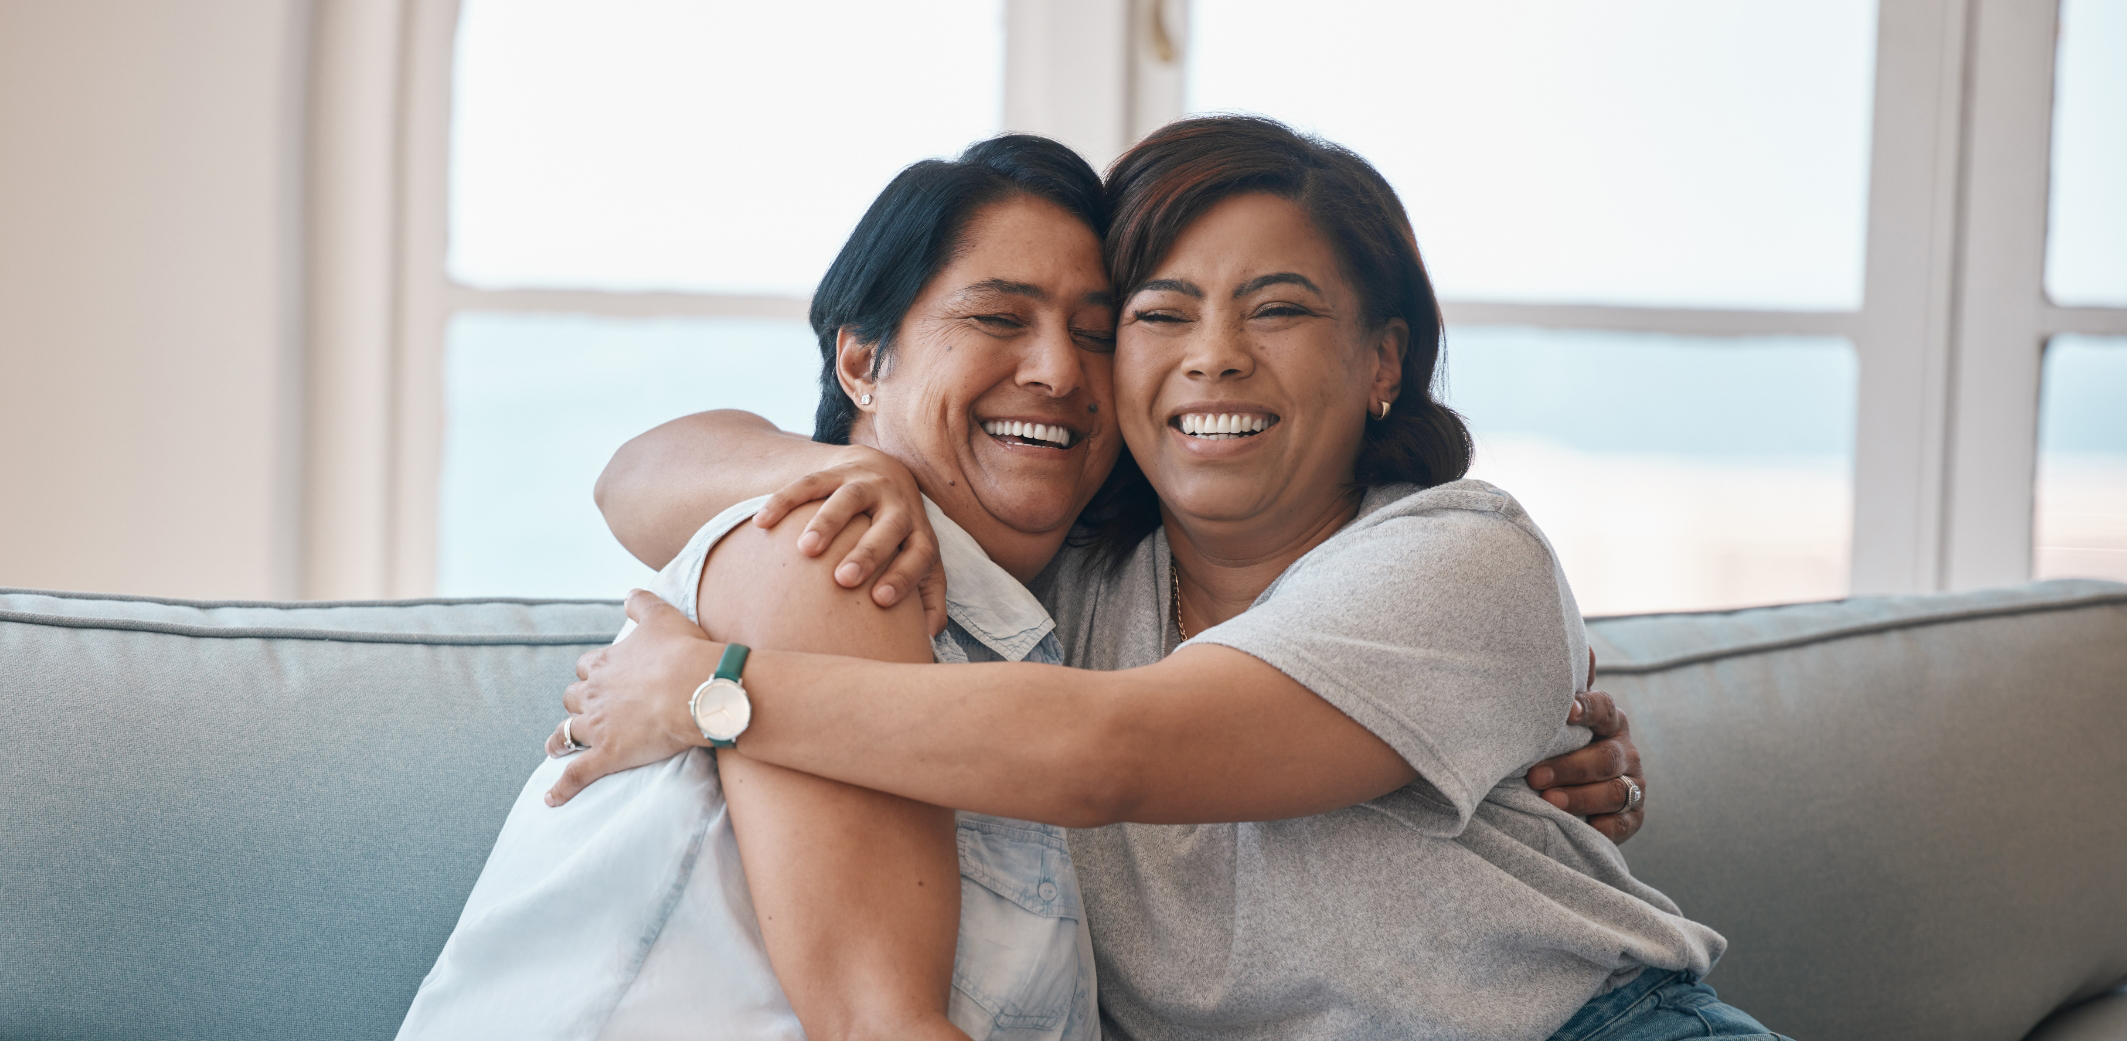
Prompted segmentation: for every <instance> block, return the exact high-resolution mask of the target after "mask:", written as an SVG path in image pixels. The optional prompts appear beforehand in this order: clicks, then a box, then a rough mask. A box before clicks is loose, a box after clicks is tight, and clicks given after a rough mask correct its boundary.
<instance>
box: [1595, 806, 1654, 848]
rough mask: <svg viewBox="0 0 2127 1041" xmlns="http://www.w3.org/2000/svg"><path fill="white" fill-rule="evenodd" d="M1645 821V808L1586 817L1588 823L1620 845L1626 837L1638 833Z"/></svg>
mask: <svg viewBox="0 0 2127 1041" xmlns="http://www.w3.org/2000/svg"><path fill="white" fill-rule="evenodd" d="M1646 821H1647V811H1646V810H1634V811H1632V812H1631V813H1606V814H1603V815H1601V816H1598V817H1590V818H1588V825H1589V826H1590V827H1592V828H1594V829H1595V830H1597V831H1599V832H1602V833H1603V835H1604V836H1606V837H1608V838H1609V840H1610V841H1611V842H1615V843H1618V844H1620V845H1622V844H1624V842H1625V841H1626V840H1627V839H1630V838H1631V837H1632V836H1634V835H1636V834H1638V833H1639V830H1640V825H1641V824H1644V823H1646Z"/></svg>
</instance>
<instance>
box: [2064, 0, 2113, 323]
mask: <svg viewBox="0 0 2127 1041" xmlns="http://www.w3.org/2000/svg"><path fill="white" fill-rule="evenodd" d="M2054 77H2055V79H2054V88H2053V191H2052V193H2051V197H2050V198H2051V204H2052V210H2053V213H2052V221H2051V228H2050V229H2049V230H2048V233H2047V236H2046V295H2048V296H2050V297H2052V298H2053V302H2054V303H2057V304H2064V305H2067V306H2071V307H2072V306H2087V307H2127V0H2062V3H2061V28H2060V50H2059V56H2058V58H2057V63H2056V65H2055V66H2054Z"/></svg>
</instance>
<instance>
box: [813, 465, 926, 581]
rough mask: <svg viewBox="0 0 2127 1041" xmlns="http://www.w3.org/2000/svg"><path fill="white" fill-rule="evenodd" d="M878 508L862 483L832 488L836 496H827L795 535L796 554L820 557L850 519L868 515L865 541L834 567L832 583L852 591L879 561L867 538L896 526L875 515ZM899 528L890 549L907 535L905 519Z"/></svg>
mask: <svg viewBox="0 0 2127 1041" xmlns="http://www.w3.org/2000/svg"><path fill="white" fill-rule="evenodd" d="M878 506H879V502H878V497H877V496H875V495H872V494H871V493H870V492H868V491H867V490H866V489H865V486H863V485H861V484H845V485H843V486H841V487H840V488H837V489H835V493H834V494H833V495H830V496H828V497H827V501H826V502H823V503H821V504H820V508H819V509H818V510H816V511H814V513H813V515H812V519H811V520H810V521H807V522H806V523H805V530H804V531H802V532H799V533H798V552H800V553H803V554H805V555H806V556H808V557H816V556H819V555H820V552H821V551H822V550H824V549H826V548H827V547H828V546H831V545H833V544H834V541H835V536H837V535H840V534H842V529H843V528H846V527H849V522H850V520H851V519H852V518H854V517H856V516H857V515H858V514H869V515H871V519H872V526H871V528H870V530H868V531H866V532H865V537H864V538H862V539H859V540H858V542H857V548H856V549H853V550H851V551H850V552H849V555H848V556H846V557H843V558H842V563H840V564H839V565H836V567H835V581H836V582H837V583H839V584H840V585H841V586H842V588H844V589H855V588H856V587H857V583H859V582H862V581H864V579H865V577H866V576H868V575H870V574H871V569H872V565H873V564H874V563H876V562H877V560H878V554H879V548H878V544H877V541H876V540H874V539H872V538H871V537H870V536H871V535H872V534H873V533H875V532H877V531H878V530H879V529H880V528H881V527H887V528H892V527H895V526H896V525H895V524H894V523H892V522H891V521H890V520H888V519H887V518H883V517H880V516H878ZM899 527H900V529H901V533H900V534H899V535H895V536H894V537H893V539H892V540H891V541H889V542H887V543H886V548H887V549H889V550H891V549H892V548H893V547H894V546H895V544H897V543H899V542H900V541H901V535H906V534H907V533H908V522H907V521H906V520H901V521H900V522H899Z"/></svg>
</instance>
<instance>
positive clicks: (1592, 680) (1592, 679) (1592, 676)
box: [1588, 647, 1595, 689]
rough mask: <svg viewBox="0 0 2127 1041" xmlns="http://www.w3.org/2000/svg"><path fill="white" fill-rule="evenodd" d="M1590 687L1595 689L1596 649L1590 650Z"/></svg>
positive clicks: (1591, 648)
mask: <svg viewBox="0 0 2127 1041" xmlns="http://www.w3.org/2000/svg"><path fill="white" fill-rule="evenodd" d="M1588 687H1589V688H1590V689H1593V688H1594V687H1595V648H1593V647H1590V648H1588Z"/></svg>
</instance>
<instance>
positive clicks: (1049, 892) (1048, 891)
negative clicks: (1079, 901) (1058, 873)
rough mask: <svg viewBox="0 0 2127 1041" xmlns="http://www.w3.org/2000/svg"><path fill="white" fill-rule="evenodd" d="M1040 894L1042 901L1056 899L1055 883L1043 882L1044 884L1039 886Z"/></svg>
mask: <svg viewBox="0 0 2127 1041" xmlns="http://www.w3.org/2000/svg"><path fill="white" fill-rule="evenodd" d="M1040 892H1041V898H1042V899H1043V900H1054V899H1056V883H1054V882H1046V881H1045V882H1043V883H1042V884H1041V890H1040Z"/></svg>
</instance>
